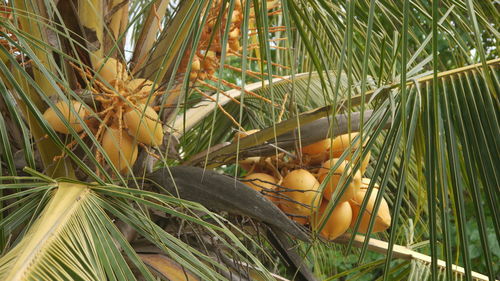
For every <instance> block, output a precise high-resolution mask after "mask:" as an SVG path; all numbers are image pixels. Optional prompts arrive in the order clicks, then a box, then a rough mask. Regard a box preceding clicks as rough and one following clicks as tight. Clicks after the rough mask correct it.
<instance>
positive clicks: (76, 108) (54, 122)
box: [43, 101, 87, 134]
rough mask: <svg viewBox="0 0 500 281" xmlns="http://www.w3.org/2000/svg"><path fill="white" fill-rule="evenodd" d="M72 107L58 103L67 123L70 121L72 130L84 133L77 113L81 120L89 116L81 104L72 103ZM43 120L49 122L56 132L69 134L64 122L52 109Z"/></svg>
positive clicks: (64, 103)
mask: <svg viewBox="0 0 500 281" xmlns="http://www.w3.org/2000/svg"><path fill="white" fill-rule="evenodd" d="M70 104H71V107H72V108H70V106H69V104H68V103H67V102H65V101H59V102H58V103H56V107H57V109H59V111H61V113H62V114H63V116H64V118H65V119H66V121H68V123H69V125H70V126H71V128H73V129H74V130H75V131H76V132H77V133H79V132H81V131H83V127H82V125H81V124H80V122H79V121H78V118H77V117H76V114H75V112H76V113H77V114H78V116H79V117H80V118H81V119H84V118H85V116H86V115H87V110H85V108H84V107H83V105H82V104H81V103H80V102H77V101H70ZM72 110H73V111H72ZM43 118H45V120H47V122H49V124H50V126H51V127H52V129H54V131H56V132H58V133H63V134H69V130H68V128H67V127H66V126H65V125H64V122H63V121H62V120H61V119H60V118H59V116H58V115H57V113H56V111H55V110H54V109H53V108H52V107H51V108H49V109H47V110H46V111H45V113H43Z"/></svg>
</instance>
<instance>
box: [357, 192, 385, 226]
mask: <svg viewBox="0 0 500 281" xmlns="http://www.w3.org/2000/svg"><path fill="white" fill-rule="evenodd" d="M366 192H367V190H366V189H360V190H359V191H358V192H357V193H356V196H355V197H354V198H353V199H352V200H351V201H350V202H349V203H350V204H351V207H352V214H353V219H352V222H351V228H352V227H354V224H355V223H356V219H357V217H358V214H359V211H360V207H361V204H362V203H363V199H364V197H365V196H366ZM377 194H378V189H375V188H374V189H372V193H371V195H370V199H368V203H367V205H366V208H365V210H364V212H363V214H362V218H361V223H360V225H359V228H358V232H360V233H366V231H367V230H368V224H369V223H370V219H371V216H372V214H373V213H374V210H373V208H374V205H375V200H376V199H377ZM389 226H391V213H390V211H389V205H388V204H387V201H385V199H384V198H382V201H381V202H380V206H379V209H378V210H377V213H376V217H375V223H374V225H373V229H372V233H375V232H381V231H384V230H386V229H387V228H389Z"/></svg>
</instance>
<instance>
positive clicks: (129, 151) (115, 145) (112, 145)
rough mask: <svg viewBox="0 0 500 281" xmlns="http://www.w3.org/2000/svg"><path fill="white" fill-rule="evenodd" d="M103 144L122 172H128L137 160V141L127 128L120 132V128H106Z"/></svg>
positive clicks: (112, 161) (114, 163) (112, 160)
mask: <svg viewBox="0 0 500 281" xmlns="http://www.w3.org/2000/svg"><path fill="white" fill-rule="evenodd" d="M120 135H121V136H120ZM101 144H102V147H103V149H104V151H106V154H107V155H108V157H109V159H110V160H111V163H113V165H114V166H115V167H116V168H117V169H118V171H120V173H126V171H127V170H128V167H132V165H134V163H135V161H136V160H137V142H136V141H135V140H134V138H133V137H131V136H130V135H129V134H127V132H125V130H122V131H121V133H120V130H119V129H118V128H108V129H106V131H105V132H104V135H103V137H102V143H101Z"/></svg>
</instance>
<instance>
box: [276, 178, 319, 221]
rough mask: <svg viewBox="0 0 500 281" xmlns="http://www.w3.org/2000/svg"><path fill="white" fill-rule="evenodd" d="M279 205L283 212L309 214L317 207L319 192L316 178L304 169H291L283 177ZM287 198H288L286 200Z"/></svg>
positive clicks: (300, 214)
mask: <svg viewBox="0 0 500 281" xmlns="http://www.w3.org/2000/svg"><path fill="white" fill-rule="evenodd" d="M281 185H282V186H283V189H282V190H281V192H280V195H281V196H282V197H284V198H282V199H281V200H280V206H281V208H282V210H283V211H284V212H285V213H288V214H291V215H296V216H297V215H298V216H309V215H311V213H312V212H313V211H314V210H315V209H317V208H318V207H319V204H320V203H321V194H320V193H319V190H318V188H319V182H318V180H317V179H316V178H315V177H314V176H313V175H312V174H311V173H310V172H308V171H306V170H304V169H298V170H293V171H291V172H290V173H288V175H286V176H285V178H283V182H282V183H281ZM288 199H289V200H288Z"/></svg>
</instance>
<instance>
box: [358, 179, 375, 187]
mask: <svg viewBox="0 0 500 281" xmlns="http://www.w3.org/2000/svg"><path fill="white" fill-rule="evenodd" d="M370 182H371V179H369V178H362V179H361V189H367V188H368V186H369V185H370ZM373 187H374V188H376V189H378V188H379V186H378V185H377V184H374V185H373Z"/></svg>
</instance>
